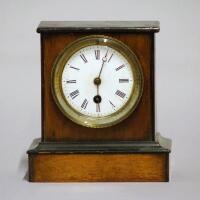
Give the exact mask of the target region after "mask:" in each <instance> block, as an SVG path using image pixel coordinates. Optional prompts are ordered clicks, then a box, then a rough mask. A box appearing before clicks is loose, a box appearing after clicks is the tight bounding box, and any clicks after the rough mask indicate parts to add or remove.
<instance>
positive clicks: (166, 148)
mask: <svg viewBox="0 0 200 200" xmlns="http://www.w3.org/2000/svg"><path fill="white" fill-rule="evenodd" d="M160 139H162V143H161V142H160ZM170 148H171V141H169V139H167V138H164V137H162V136H160V135H158V138H157V141H118V142H112V141H103V142H102V141H95V142H40V141H39V140H37V141H35V144H33V145H32V147H31V149H30V150H29V151H28V152H27V153H28V154H40V153H55V154H56V153H58V154H62V153H64V154H65V153H69V154H71V153H79V154H82V153H83V154H84V153H95V154H96V153H100V154H102V153H103V154H105V153H154V152H156V153H169V152H170Z"/></svg>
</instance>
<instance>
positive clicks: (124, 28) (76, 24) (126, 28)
mask: <svg viewBox="0 0 200 200" xmlns="http://www.w3.org/2000/svg"><path fill="white" fill-rule="evenodd" d="M159 31H160V23H159V21H41V22H40V24H39V26H38V28H37V32H38V33H51V32H53V33H55V32H58V33H69V32H87V33H88V32H107V33H108V32H112V33H113V32H118V33H119V32H127V33H128V32H159Z"/></svg>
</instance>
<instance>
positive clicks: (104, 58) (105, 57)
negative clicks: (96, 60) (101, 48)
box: [98, 51, 108, 78]
mask: <svg viewBox="0 0 200 200" xmlns="http://www.w3.org/2000/svg"><path fill="white" fill-rule="evenodd" d="M107 55H108V51H107V52H106V55H105V56H104V57H103V58H102V65H101V69H100V72H99V76H98V78H100V76H101V72H102V70H103V66H104V63H105V62H106V61H107Z"/></svg>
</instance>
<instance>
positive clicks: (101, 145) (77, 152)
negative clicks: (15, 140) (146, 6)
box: [28, 21, 170, 182]
mask: <svg viewBox="0 0 200 200" xmlns="http://www.w3.org/2000/svg"><path fill="white" fill-rule="evenodd" d="M158 31H159V22H157V21H129V22H126V21H122V22H118V21H105V22H102V21H98V22H95V21H93V22H90V21H88V22H75V21H74V22H70V21H68V22H64V21H63V22H50V21H43V22H41V23H40V25H39V27H38V29H37V32H38V33H40V36H41V90H42V131H41V132H42V136H41V139H40V140H39V141H38V140H35V141H34V144H33V146H32V147H31V148H30V150H29V151H28V156H29V180H30V181H33V182H65V181H66V182H72V181H79V182H83V181H168V179H169V153H170V140H168V139H166V138H163V137H161V136H160V135H159V134H155V133H156V130H155V98H154V96H155V89H154V70H155V66H154V51H155V50H154V40H155V36H154V35H155V33H156V32H158Z"/></svg>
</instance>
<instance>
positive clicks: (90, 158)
mask: <svg viewBox="0 0 200 200" xmlns="http://www.w3.org/2000/svg"><path fill="white" fill-rule="evenodd" d="M29 164H30V165H31V166H30V168H29V170H30V177H29V178H30V181H33V182H92V181H96V182H97V181H100V182H109V181H112V182H114V181H126V182H129V181H168V154H165V153H157V154H156V153H155V154H153V153H147V154H53V155H49V154H40V155H30V161H29Z"/></svg>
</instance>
